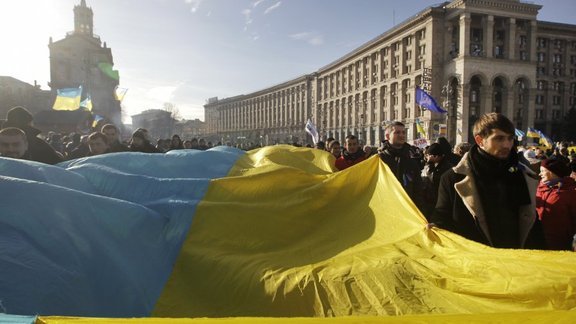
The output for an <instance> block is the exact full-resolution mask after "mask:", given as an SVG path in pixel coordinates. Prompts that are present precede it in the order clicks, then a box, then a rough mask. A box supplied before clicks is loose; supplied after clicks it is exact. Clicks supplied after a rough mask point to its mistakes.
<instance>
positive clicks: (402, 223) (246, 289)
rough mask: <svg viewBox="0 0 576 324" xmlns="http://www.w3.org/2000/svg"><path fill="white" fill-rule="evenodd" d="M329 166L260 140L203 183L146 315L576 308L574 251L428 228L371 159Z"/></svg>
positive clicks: (319, 157) (311, 153) (317, 156)
mask: <svg viewBox="0 0 576 324" xmlns="http://www.w3.org/2000/svg"><path fill="white" fill-rule="evenodd" d="M332 165H333V157H331V156H330V154H328V153H325V152H321V151H318V152H316V151H315V150H308V149H291V148H287V147H285V146H279V147H270V148H266V151H262V150H256V151H251V152H249V154H247V155H246V156H245V157H244V158H242V159H241V160H240V161H238V162H237V163H236V166H235V167H234V168H233V169H232V170H231V172H230V174H229V177H226V178H222V179H216V180H214V181H212V183H211V184H210V187H209V189H208V191H207V193H206V195H205V197H204V199H203V201H202V202H201V203H200V204H199V205H198V208H197V211H196V215H195V217H194V222H193V224H192V226H191V229H190V232H189V235H188V237H187V239H186V240H185V242H184V244H183V246H182V252H181V254H180V256H179V258H178V260H177V262H176V264H175V267H174V271H173V273H172V276H171V278H170V279H169V281H168V283H167V285H166V287H165V289H164V291H163V293H162V295H161V297H160V299H159V301H158V303H157V305H156V309H155V311H154V314H153V315H154V316H158V317H237V316H242V317H244V316H257V317H261V316H265V317H308V316H315V317H324V316H327V317H332V316H338V317H341V316H361V318H364V317H363V316H367V315H378V316H385V315H413V314H429V315H430V316H432V317H433V315H434V314H488V313H507V312H512V313H517V314H519V316H523V315H521V314H523V312H527V311H542V312H545V311H553V310H574V309H576V294H575V289H574V288H575V287H576V254H573V253H569V252H549V251H528V250H503V249H493V248H489V247H486V246H484V245H481V244H477V243H474V242H471V241H468V240H465V239H463V238H461V237H459V236H457V235H455V234H453V233H449V232H446V231H443V230H437V229H434V230H427V229H426V227H425V225H426V221H425V219H424V217H423V216H422V214H421V213H420V212H419V211H418V210H417V208H416V207H415V205H414V204H413V203H412V201H411V200H410V199H409V198H408V196H407V195H406V193H405V192H404V191H403V190H402V188H401V186H400V184H399V183H398V182H397V181H396V179H395V177H394V176H393V175H392V173H391V172H390V170H389V169H388V167H387V166H386V165H385V164H383V163H382V162H381V160H380V159H379V158H378V157H372V158H370V159H368V160H366V161H364V162H362V163H360V164H358V165H355V166H353V167H351V168H348V169H346V170H343V171H340V172H335V173H333V172H332V171H333V166H332ZM492 319H494V318H492ZM426 321H428V318H426ZM304 322H305V321H304Z"/></svg>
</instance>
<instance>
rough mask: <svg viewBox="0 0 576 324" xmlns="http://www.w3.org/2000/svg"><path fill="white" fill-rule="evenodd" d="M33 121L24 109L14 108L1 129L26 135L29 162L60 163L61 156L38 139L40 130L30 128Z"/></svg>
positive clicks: (7, 115) (9, 112)
mask: <svg viewBox="0 0 576 324" xmlns="http://www.w3.org/2000/svg"><path fill="white" fill-rule="evenodd" d="M33 120H34V118H33V117H32V114H31V113H30V112H29V111H28V110H27V109H26V108H24V107H20V106H16V107H14V108H11V109H10V110H9V111H8V113H7V114H6V122H4V124H3V125H2V128H7V127H16V128H20V129H21V130H23V131H24V133H26V139H27V141H28V153H29V155H30V157H29V159H30V160H32V161H38V162H42V163H46V164H56V163H58V162H61V161H62V160H63V159H62V154H61V153H58V152H56V150H55V149H54V148H53V147H52V146H50V144H48V143H47V142H46V141H44V140H42V139H41V138H39V137H38V135H39V134H40V130H39V129H37V128H34V127H33V126H32V121H33Z"/></svg>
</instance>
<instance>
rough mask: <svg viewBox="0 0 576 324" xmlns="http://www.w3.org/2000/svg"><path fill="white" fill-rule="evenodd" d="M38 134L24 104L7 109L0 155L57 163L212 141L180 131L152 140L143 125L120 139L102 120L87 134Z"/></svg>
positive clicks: (200, 145)
mask: <svg viewBox="0 0 576 324" xmlns="http://www.w3.org/2000/svg"><path fill="white" fill-rule="evenodd" d="M39 134H40V130H38V129H36V128H35V127H34V126H33V116H32V114H31V113H30V112H29V111H28V110H26V108H23V107H14V108H12V109H10V110H9V111H8V113H7V114H6V121H5V122H4V123H3V125H2V129H1V130H0V156H7V157H11V158H16V159H26V160H31V161H38V162H42V163H47V164H56V163H58V162H62V161H64V160H71V159H77V158H81V157H87V156H94V155H99V154H105V153H115V152H144V153H165V152H168V151H170V150H177V149H198V150H206V149H208V148H210V147H212V143H210V142H206V140H205V139H203V138H200V139H198V138H192V139H190V140H182V139H181V138H180V136H179V135H173V136H172V138H171V139H158V140H156V142H155V143H154V144H153V143H152V140H151V139H150V136H149V134H148V131H147V130H146V129H144V128H138V129H137V130H135V131H134V132H133V133H132V136H131V137H130V139H129V140H128V141H122V140H121V139H120V129H119V128H118V127H117V126H116V125H114V124H105V125H104V126H102V127H101V128H100V130H99V131H95V132H92V133H91V134H88V135H80V134H77V133H71V134H66V135H62V134H59V133H55V132H49V133H48V136H47V137H46V138H45V139H42V138H40V137H39Z"/></svg>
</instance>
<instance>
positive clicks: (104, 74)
mask: <svg viewBox="0 0 576 324" xmlns="http://www.w3.org/2000/svg"><path fill="white" fill-rule="evenodd" d="M93 17H94V14H93V11H92V8H90V7H88V6H87V5H86V1H85V0H81V2H80V4H79V5H77V6H75V7H74V30H73V31H71V32H68V33H66V37H65V38H64V39H61V40H59V41H55V42H53V41H52V38H50V43H49V45H48V47H49V49H50V88H51V89H52V92H53V94H54V96H55V95H56V90H57V89H63V88H78V87H79V86H82V100H84V99H85V98H86V97H87V96H88V95H89V96H90V98H91V100H92V106H93V108H92V113H93V114H94V115H99V116H101V117H103V118H104V119H105V121H106V122H112V123H114V124H116V125H117V126H121V125H122V119H121V107H120V102H119V101H118V100H117V99H116V96H115V89H116V87H117V86H118V84H119V82H120V77H119V75H118V71H115V70H113V68H112V67H113V65H114V59H113V57H112V50H111V49H110V48H108V47H107V46H106V42H102V41H101V40H100V36H98V35H96V34H94V21H93Z"/></svg>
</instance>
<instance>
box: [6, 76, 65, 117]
mask: <svg viewBox="0 0 576 324" xmlns="http://www.w3.org/2000/svg"><path fill="white" fill-rule="evenodd" d="M52 103H54V98H53V97H52V94H51V93H50V91H47V90H42V89H40V85H38V84H36V83H35V84H34V85H32V84H29V83H26V82H24V81H20V80H18V79H15V78H13V77H9V76H0V119H2V118H4V117H6V113H7V112H8V110H10V109H11V108H12V107H14V106H23V107H26V109H28V110H29V111H30V112H31V113H32V114H35V113H37V112H39V111H42V110H45V109H46V108H47V107H50V106H51V105H52Z"/></svg>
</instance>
